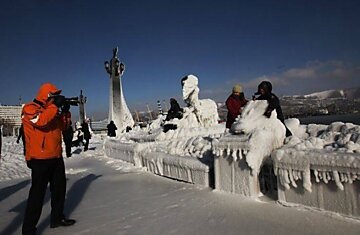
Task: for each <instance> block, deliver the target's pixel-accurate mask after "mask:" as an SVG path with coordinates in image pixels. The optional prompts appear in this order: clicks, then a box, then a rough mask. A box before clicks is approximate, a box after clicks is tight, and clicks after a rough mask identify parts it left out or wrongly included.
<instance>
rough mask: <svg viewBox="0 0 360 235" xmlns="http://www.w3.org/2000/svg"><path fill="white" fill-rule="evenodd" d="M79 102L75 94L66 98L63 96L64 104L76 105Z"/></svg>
mask: <svg viewBox="0 0 360 235" xmlns="http://www.w3.org/2000/svg"><path fill="white" fill-rule="evenodd" d="M79 103H80V101H79V97H77V96H75V97H71V98H67V97H65V102H64V104H65V105H67V104H68V105H71V106H78V105H79Z"/></svg>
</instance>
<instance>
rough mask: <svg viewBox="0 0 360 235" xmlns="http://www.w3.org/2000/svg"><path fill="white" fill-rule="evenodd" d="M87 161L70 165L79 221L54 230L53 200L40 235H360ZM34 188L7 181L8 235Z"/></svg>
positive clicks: (72, 209) (3, 222)
mask: <svg viewBox="0 0 360 235" xmlns="http://www.w3.org/2000/svg"><path fill="white" fill-rule="evenodd" d="M93 153H95V152H93ZM86 154H87V156H81V155H75V156H73V157H72V158H71V159H66V165H67V166H66V167H67V171H68V173H69V174H68V175H67V178H68V185H67V188H68V190H67V201H66V213H67V214H69V215H70V216H69V217H71V218H74V219H77V221H78V222H77V223H76V224H75V225H74V226H72V227H67V228H57V229H50V228H49V212H50V210H49V207H50V203H49V197H46V198H45V201H46V204H45V206H44V209H43V214H42V217H41V220H40V223H39V228H38V230H39V234H69V235H74V234H101V235H106V234H111V235H113V234H143V235H160V234H192V235H193V234H207V235H208V234H221V235H224V234H247V235H249V234H326V235H330V234H336V235H338V234H347V235H350V234H359V233H360V222H351V221H344V220H340V219H338V218H330V217H327V216H324V215H322V214H319V213H318V212H310V211H303V210H299V209H295V208H285V207H282V206H279V205H277V204H276V203H275V202H258V201H252V200H249V199H245V198H241V197H238V196H235V195H229V194H224V193H219V192H213V191H211V190H210V189H202V188H198V187H196V186H194V185H190V184H186V183H181V182H177V181H173V180H170V179H166V178H162V177H159V176H155V175H152V174H150V173H146V172H142V171H140V170H136V169H131V168H123V170H117V169H116V168H114V167H113V166H112V167H111V162H109V160H105V161H104V160H102V159H101V158H98V157H92V156H91V151H89V152H87V153H86ZM106 161H107V162H106ZM118 168H121V167H118ZM29 186H30V183H29V180H28V178H25V179H20V180H19V179H17V180H10V181H3V182H0V234H1V235H10V234H21V233H20V231H21V222H22V216H23V214H22V213H23V211H24V207H25V203H26V198H27V193H28V190H29Z"/></svg>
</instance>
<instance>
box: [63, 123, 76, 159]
mask: <svg viewBox="0 0 360 235" xmlns="http://www.w3.org/2000/svg"><path fill="white" fill-rule="evenodd" d="M62 134H63V140H64V143H65V151H66V157H71V146H72V140H73V137H74V129H73V127H72V122H71V121H70V125H69V126H68V127H67V128H66V129H65V130H63V132H62Z"/></svg>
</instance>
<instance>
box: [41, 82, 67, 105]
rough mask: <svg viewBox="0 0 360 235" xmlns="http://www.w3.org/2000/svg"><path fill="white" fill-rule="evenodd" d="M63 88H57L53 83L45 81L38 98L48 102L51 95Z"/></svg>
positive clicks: (58, 92)
mask: <svg viewBox="0 0 360 235" xmlns="http://www.w3.org/2000/svg"><path fill="white" fill-rule="evenodd" d="M60 93H61V90H59V89H57V88H56V86H55V85H53V84H51V83H44V84H42V85H41V87H40V89H39V91H38V93H37V95H36V99H37V100H38V101H40V102H42V103H44V104H45V103H46V102H47V100H48V98H49V96H50V95H55V94H60Z"/></svg>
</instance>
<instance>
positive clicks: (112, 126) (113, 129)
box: [106, 121, 117, 137]
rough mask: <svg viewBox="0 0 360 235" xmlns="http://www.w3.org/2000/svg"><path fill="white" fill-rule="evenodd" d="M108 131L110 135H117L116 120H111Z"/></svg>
mask: <svg viewBox="0 0 360 235" xmlns="http://www.w3.org/2000/svg"><path fill="white" fill-rule="evenodd" d="M106 128H107V130H108V132H107V135H108V136H110V137H115V136H116V130H117V127H116V125H115V123H114V121H110V123H109V124H108V125H107V126H106Z"/></svg>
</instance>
